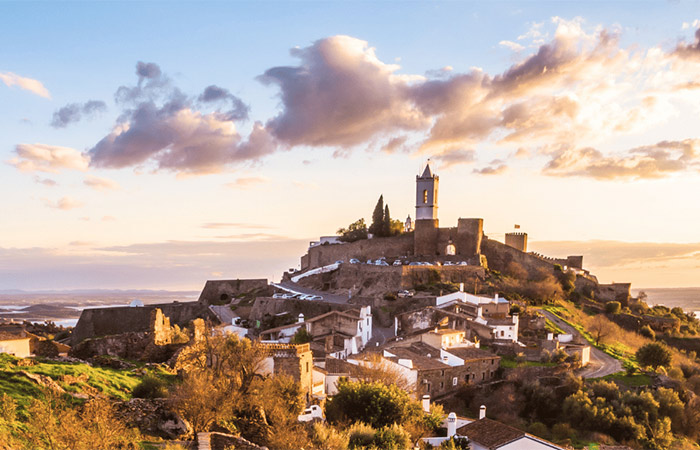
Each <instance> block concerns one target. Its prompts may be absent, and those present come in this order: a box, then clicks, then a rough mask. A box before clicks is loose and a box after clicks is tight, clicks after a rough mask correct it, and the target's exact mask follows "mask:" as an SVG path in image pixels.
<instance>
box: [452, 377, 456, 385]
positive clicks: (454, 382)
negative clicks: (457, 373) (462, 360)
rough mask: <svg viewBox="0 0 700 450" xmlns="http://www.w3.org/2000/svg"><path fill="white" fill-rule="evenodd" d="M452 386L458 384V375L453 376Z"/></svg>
mask: <svg viewBox="0 0 700 450" xmlns="http://www.w3.org/2000/svg"><path fill="white" fill-rule="evenodd" d="M452 386H457V377H454V378H452Z"/></svg>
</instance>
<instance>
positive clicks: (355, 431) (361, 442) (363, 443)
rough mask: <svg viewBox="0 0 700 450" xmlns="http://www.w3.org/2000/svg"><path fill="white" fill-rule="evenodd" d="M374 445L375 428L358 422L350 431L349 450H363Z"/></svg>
mask: <svg viewBox="0 0 700 450" xmlns="http://www.w3.org/2000/svg"><path fill="white" fill-rule="evenodd" d="M372 444H374V428H372V427H371V426H369V425H367V424H366V423H362V422H357V423H354V424H352V425H351V426H350V428H349V429H348V448H349V449H363V448H366V447H369V446H371V445H372Z"/></svg>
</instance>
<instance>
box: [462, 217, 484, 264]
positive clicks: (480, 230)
mask: <svg viewBox="0 0 700 450" xmlns="http://www.w3.org/2000/svg"><path fill="white" fill-rule="evenodd" d="M483 236H484V220H483V219H459V220H458V221H457V242H458V244H457V254H458V255H465V256H474V255H478V254H480V253H482V250H481V245H482V241H483Z"/></svg>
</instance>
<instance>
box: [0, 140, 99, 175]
mask: <svg viewBox="0 0 700 450" xmlns="http://www.w3.org/2000/svg"><path fill="white" fill-rule="evenodd" d="M15 154H16V155H17V157H15V158H12V159H10V160H9V161H8V163H9V164H11V165H13V166H15V167H16V168H17V169H19V170H21V171H22V172H49V173H58V172H59V171H60V169H73V170H81V171H85V170H87V168H88V164H89V162H90V159H89V158H88V157H87V156H85V155H83V154H82V153H80V152H79V151H78V150H75V149H73V148H69V147H59V146H57V145H46V144H19V145H17V146H16V147H15Z"/></svg>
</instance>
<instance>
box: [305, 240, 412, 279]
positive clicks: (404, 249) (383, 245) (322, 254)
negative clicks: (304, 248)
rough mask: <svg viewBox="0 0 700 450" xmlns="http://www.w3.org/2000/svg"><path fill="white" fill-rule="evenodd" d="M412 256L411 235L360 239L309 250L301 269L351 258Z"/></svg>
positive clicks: (319, 246)
mask: <svg viewBox="0 0 700 450" xmlns="http://www.w3.org/2000/svg"><path fill="white" fill-rule="evenodd" d="M412 255H413V233H405V234H401V235H399V236H394V237H387V238H373V239H362V240H359V241H356V242H348V243H345V244H324V245H317V246H315V247H311V248H309V251H308V253H307V254H306V255H304V256H302V257H301V269H302V270H307V269H313V268H316V267H322V266H327V265H329V264H333V263H334V262H336V261H338V260H343V261H345V262H348V261H350V259H351V258H355V259H358V260H360V261H363V262H364V261H367V260H368V259H378V258H381V257H385V258H398V257H400V256H412Z"/></svg>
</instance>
